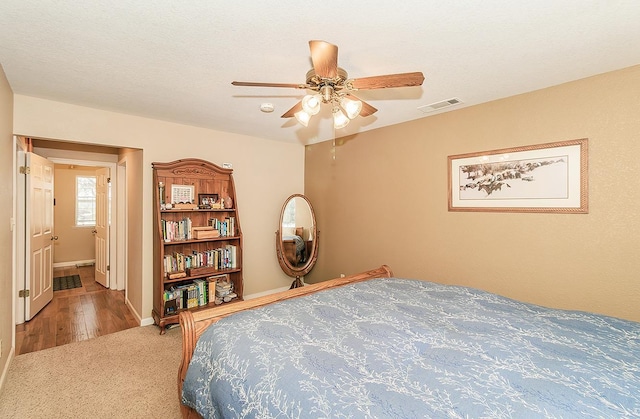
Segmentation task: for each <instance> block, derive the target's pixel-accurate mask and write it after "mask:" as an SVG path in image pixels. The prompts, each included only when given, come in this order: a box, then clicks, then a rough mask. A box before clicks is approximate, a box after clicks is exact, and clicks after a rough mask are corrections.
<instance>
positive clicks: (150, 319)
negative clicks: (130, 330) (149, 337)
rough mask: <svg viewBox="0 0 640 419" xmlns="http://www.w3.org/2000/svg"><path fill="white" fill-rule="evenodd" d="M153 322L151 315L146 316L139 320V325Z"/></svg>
mask: <svg viewBox="0 0 640 419" xmlns="http://www.w3.org/2000/svg"><path fill="white" fill-rule="evenodd" d="M153 324H154V321H153V317H147V318H145V319H142V320H141V321H140V326H151V325H153Z"/></svg>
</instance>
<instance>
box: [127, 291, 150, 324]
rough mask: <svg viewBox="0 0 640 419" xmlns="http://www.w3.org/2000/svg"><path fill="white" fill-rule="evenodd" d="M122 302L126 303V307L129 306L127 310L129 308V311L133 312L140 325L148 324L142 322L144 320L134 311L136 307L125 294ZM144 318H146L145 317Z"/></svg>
mask: <svg viewBox="0 0 640 419" xmlns="http://www.w3.org/2000/svg"><path fill="white" fill-rule="evenodd" d="M124 303H125V304H126V306H127V307H129V310H131V313H132V314H133V317H135V318H136V321H137V322H138V324H139V325H140V326H146V325H148V323H147V324H146V325H145V324H143V323H144V321H143V320H142V317H140V314H138V312H137V311H136V309H135V308H134V307H133V304H131V301H129V299H128V298H127V297H126V296H125V297H124ZM145 320H146V319H145ZM151 324H153V319H151Z"/></svg>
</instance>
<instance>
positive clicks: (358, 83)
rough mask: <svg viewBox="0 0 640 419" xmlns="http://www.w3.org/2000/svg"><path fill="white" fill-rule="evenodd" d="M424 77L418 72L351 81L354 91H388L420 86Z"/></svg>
mask: <svg viewBox="0 0 640 419" xmlns="http://www.w3.org/2000/svg"><path fill="white" fill-rule="evenodd" d="M423 81H424V75H423V74H422V72H420V71H416V72H414V73H400V74H387V75H385V76H373V77H363V78H360V79H353V80H351V87H353V88H354V89H361V90H365V89H388V88H392V87H409V86H420V85H422V82H423Z"/></svg>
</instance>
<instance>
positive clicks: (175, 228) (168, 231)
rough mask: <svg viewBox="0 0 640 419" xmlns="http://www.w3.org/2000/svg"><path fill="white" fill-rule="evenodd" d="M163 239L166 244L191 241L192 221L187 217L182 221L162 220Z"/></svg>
mask: <svg viewBox="0 0 640 419" xmlns="http://www.w3.org/2000/svg"><path fill="white" fill-rule="evenodd" d="M160 227H161V228H162V238H163V240H164V241H165V242H174V241H181V240H191V238H192V237H191V229H192V226H191V219H190V218H189V217H185V218H183V219H182V220H180V221H171V220H165V219H162V220H160Z"/></svg>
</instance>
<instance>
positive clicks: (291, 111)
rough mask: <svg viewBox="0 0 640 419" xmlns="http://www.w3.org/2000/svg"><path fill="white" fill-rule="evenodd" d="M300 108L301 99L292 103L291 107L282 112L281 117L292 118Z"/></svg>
mask: <svg viewBox="0 0 640 419" xmlns="http://www.w3.org/2000/svg"><path fill="white" fill-rule="evenodd" d="M301 110H302V101H300V102H298V103H296V104H295V105H293V108H291V109H289V110H288V111H286V112H285V113H284V114H282V116H281V118H292V117H293V116H294V114H295V113H296V112H300V111H301Z"/></svg>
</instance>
